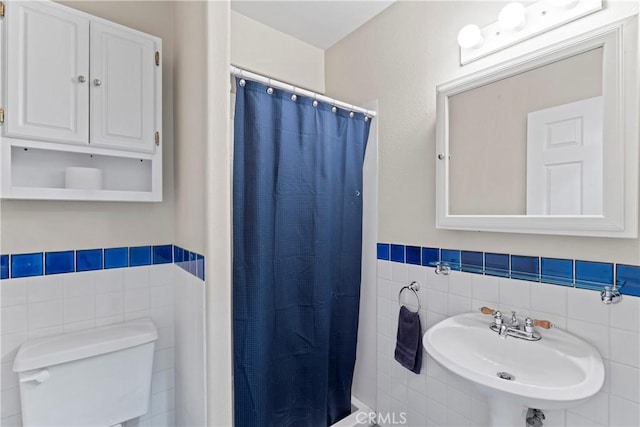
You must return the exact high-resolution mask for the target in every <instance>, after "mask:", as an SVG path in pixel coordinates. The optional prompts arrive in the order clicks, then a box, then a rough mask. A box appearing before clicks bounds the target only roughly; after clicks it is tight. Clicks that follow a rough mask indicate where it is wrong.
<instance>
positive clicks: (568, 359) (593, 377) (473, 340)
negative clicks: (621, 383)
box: [422, 313, 604, 427]
mask: <svg viewBox="0 0 640 427" xmlns="http://www.w3.org/2000/svg"><path fill="white" fill-rule="evenodd" d="M491 322H492V318H491V316H487V315H484V314H481V313H465V314H460V315H457V316H453V317H450V318H448V319H446V320H443V321H442V322H440V323H438V324H436V325H435V326H433V327H431V328H430V329H429V330H428V331H427V332H426V333H425V334H424V337H423V338H422V344H423V345H424V348H425V350H426V351H427V353H429V355H430V356H431V357H432V358H433V359H435V360H436V361H437V362H438V363H440V364H442V365H443V366H444V367H445V368H447V369H449V370H450V371H452V372H453V373H455V374H457V375H460V376H461V377H463V378H466V379H468V380H470V381H472V382H473V383H474V385H475V386H476V387H477V388H478V390H480V392H481V393H483V394H484V395H486V396H487V399H488V402H489V408H490V411H491V425H492V426H501V427H503V426H510V427H512V426H525V425H526V421H525V414H526V412H527V408H537V409H563V408H568V407H571V406H575V405H578V404H580V403H581V402H583V401H584V400H586V399H588V398H589V397H591V396H593V395H594V394H595V393H597V392H598V391H599V390H600V388H601V387H602V384H603V383H604V365H603V363H602V358H601V357H600V354H599V353H598V350H596V349H595V347H593V346H592V345H591V344H589V343H587V342H585V341H583V340H582V339H580V338H578V337H576V336H574V335H571V334H570V333H568V332H566V331H563V330H561V329H558V328H551V329H549V330H542V331H541V332H540V334H541V335H542V339H541V340H540V341H525V340H523V339H518V338H515V337H507V338H500V337H499V336H498V334H497V333H496V332H493V331H492V330H490V329H489V325H490V324H491ZM501 373H502V374H501ZM505 377H506V378H505ZM509 377H511V378H509Z"/></svg>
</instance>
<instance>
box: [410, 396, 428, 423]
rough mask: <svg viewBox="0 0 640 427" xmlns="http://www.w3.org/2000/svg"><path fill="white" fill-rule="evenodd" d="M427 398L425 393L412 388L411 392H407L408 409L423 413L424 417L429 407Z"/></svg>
mask: <svg viewBox="0 0 640 427" xmlns="http://www.w3.org/2000/svg"><path fill="white" fill-rule="evenodd" d="M425 400H426V397H425V396H424V394H422V393H418V392H417V391H415V390H411V389H410V390H409V392H408V393H407V409H409V410H410V411H414V412H417V413H419V414H421V415H422V417H423V418H424V416H425V415H426V409H427V408H426V407H425V404H424V403H425ZM409 425H412V424H409ZM413 425H415V424H413Z"/></svg>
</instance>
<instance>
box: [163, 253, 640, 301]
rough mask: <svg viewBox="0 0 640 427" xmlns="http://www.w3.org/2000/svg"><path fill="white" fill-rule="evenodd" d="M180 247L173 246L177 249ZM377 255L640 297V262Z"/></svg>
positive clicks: (485, 255) (492, 255) (491, 255)
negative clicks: (608, 289) (614, 287)
mask: <svg viewBox="0 0 640 427" xmlns="http://www.w3.org/2000/svg"><path fill="white" fill-rule="evenodd" d="M176 249H179V248H177V247H174V251H175V250H176ZM377 249H378V252H377V254H378V257H377V258H378V259H379V260H382V261H393V262H399V263H405V264H415V265H423V266H425V267H426V266H435V265H436V263H439V262H440V263H443V264H447V265H448V266H449V267H450V268H451V269H452V270H457V271H463V272H468V273H474V274H483V275H487V276H497V277H504V278H510V279H519V280H528V281H532V282H541V283H547V284H552V285H560V286H570V287H576V288H583V289H591V290H601V289H602V288H603V287H604V286H609V285H612V284H613V283H614V279H615V283H616V284H617V285H618V288H619V290H620V292H621V293H622V294H623V295H632V296H638V297H640V266H637V265H626V264H616V263H609V262H595V261H583V260H574V259H564V258H551V257H549V258H547V257H537V256H530V255H514V254H503V253H493V252H479V251H467V250H462V249H450V248H434V247H420V246H405V245H401V244H395V243H378V244H377Z"/></svg>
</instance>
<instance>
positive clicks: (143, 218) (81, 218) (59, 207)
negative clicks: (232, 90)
mask: <svg viewBox="0 0 640 427" xmlns="http://www.w3.org/2000/svg"><path fill="white" fill-rule="evenodd" d="M61 3H64V4H66V5H68V6H71V7H73V8H75V9H79V10H82V11H84V12H87V13H90V14H92V15H96V16H100V17H102V18H105V19H108V20H110V21H114V22H117V23H119V24H122V25H126V26H128V27H131V28H135V29H137V30H140V31H143V32H146V33H150V34H153V35H154V36H158V37H160V38H162V45H163V61H162V64H163V65H162V66H163V68H162V73H163V84H162V91H163V108H162V110H163V111H162V120H163V129H162V132H163V135H164V136H163V142H164V145H163V170H164V173H163V187H164V191H163V197H164V199H163V202H162V203H114V202H66V201H30V200H28V201H16V200H2V204H1V206H0V215H1V221H0V248H1V251H2V253H20V252H28V251H43V250H44V251H49V250H61V249H75V248H95V247H109V246H119V245H131V246H133V245H137V244H140V245H142V244H145V245H147V244H161V243H171V242H173V202H174V201H173V63H174V60H173V37H172V35H173V23H172V19H171V14H172V10H173V7H172V4H171V3H170V2H163V1H158V2H155V1H134V2H115V3H114V2H110V1H68V2H61Z"/></svg>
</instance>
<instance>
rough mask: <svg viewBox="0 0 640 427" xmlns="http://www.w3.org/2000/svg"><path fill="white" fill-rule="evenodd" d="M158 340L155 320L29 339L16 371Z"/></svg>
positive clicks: (139, 320) (19, 355) (18, 359)
mask: <svg viewBox="0 0 640 427" xmlns="http://www.w3.org/2000/svg"><path fill="white" fill-rule="evenodd" d="M156 339H158V331H157V330H156V327H155V325H154V324H153V322H152V321H151V319H138V320H133V321H130V322H126V323H120V324H117V325H111V326H104V327H100V328H95V329H89V330H86V331H80V332H72V333H69V334H63V335H55V336H50V337H43V338H35V339H31V340H27V341H26V342H25V343H24V344H22V346H21V347H20V349H19V350H18V353H17V354H16V358H15V360H14V362H13V371H14V372H22V371H29V370H31V369H38V368H45V367H47V366H53V365H59V364H60V363H65V362H71V361H74V360H79V359H85V358H87V357H92V356H97V355H100V354H105V353H111V352H113V351H118V350H123V349H126V348H130V347H135V346H137V345H141V344H145V343H148V342H151V341H155V340H156Z"/></svg>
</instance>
